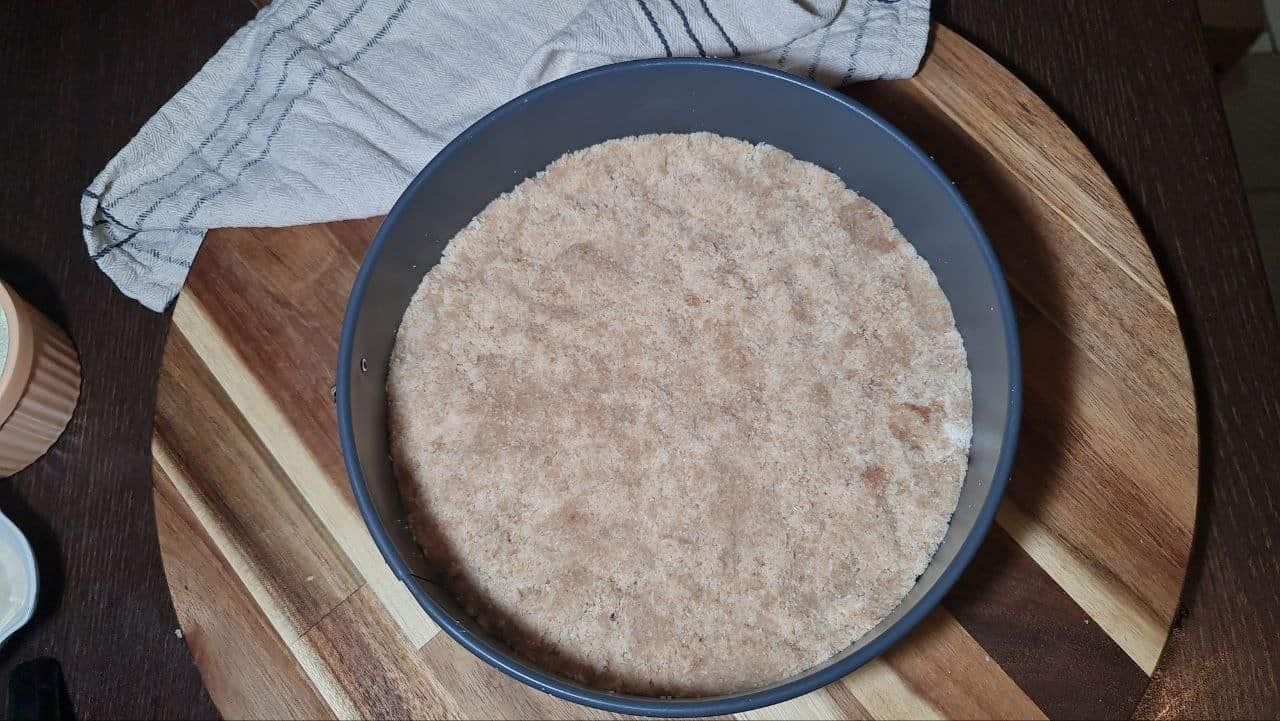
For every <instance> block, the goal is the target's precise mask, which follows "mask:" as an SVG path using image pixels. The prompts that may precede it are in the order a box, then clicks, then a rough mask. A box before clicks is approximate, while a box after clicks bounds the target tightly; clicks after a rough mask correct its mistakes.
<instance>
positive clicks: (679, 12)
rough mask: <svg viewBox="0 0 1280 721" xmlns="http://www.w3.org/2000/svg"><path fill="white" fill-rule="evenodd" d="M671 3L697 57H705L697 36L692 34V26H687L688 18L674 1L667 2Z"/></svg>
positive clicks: (705, 54)
mask: <svg viewBox="0 0 1280 721" xmlns="http://www.w3.org/2000/svg"><path fill="white" fill-rule="evenodd" d="M667 2H669V3H671V7H673V8H675V9H676V14H677V15H679V16H680V22H681V23H683V24H684V32H685V34H687V35H688V36H689V39H690V40H692V41H693V45H694V47H696V48H698V55H701V56H702V57H704V58H705V57H707V51H706V50H704V49H703V47H702V42H701V41H699V40H698V36H697V35H694V34H693V26H692V25H690V24H689V16H688V15H685V14H684V8H682V7H680V5H679V3H677V2H676V0H667Z"/></svg>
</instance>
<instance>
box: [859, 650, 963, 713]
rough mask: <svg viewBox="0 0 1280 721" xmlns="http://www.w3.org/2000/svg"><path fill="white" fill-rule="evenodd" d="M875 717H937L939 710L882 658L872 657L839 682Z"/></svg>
mask: <svg viewBox="0 0 1280 721" xmlns="http://www.w3.org/2000/svg"><path fill="white" fill-rule="evenodd" d="M841 683H842V684H844V687H845V688H846V689H848V690H849V692H850V693H851V694H853V697H854V698H856V699H858V703H860V704H861V705H862V707H863V708H865V709H866V710H867V711H868V712H869V713H870V714H871V716H872V718H877V719H941V718H945V717H944V716H943V715H942V712H941V711H939V710H938V709H937V708H935V707H934V706H933V704H931V703H929V700H928V699H926V698H925V697H924V696H923V695H922V694H920V693H919V692H918V691H917V690H916V689H914V688H912V686H911V685H910V684H908V683H907V681H906V680H905V679H903V678H902V676H900V675H898V672H897V671H895V670H893V667H892V666H890V665H889V664H887V663H885V661H884V660H883V659H879V658H877V659H875V660H873V661H871V663H868V664H867V665H865V666H863V667H862V668H860V669H858V670H857V671H855V672H854V673H852V674H850V675H849V676H848V677H846V678H845V679H844V680H843V681H842V682H841Z"/></svg>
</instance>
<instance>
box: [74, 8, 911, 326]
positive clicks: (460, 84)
mask: <svg viewBox="0 0 1280 721" xmlns="http://www.w3.org/2000/svg"><path fill="white" fill-rule="evenodd" d="M928 31H929V0H807V1H806V0H749V1H745V0H494V1H492V2H477V1H476V0H417V1H415V2H411V1H410V0H276V2H273V3H272V4H270V5H268V6H267V7H266V8H264V9H263V10H262V11H261V12H260V13H258V16H257V17H256V18H254V19H253V20H252V21H251V22H250V23H249V24H248V25H246V26H245V27H243V28H241V29H240V31H239V32H237V33H236V34H235V35H234V36H232V38H231V39H230V40H228V41H227V44H226V45H224V46H223V47H222V49H221V50H219V51H218V53H217V54H216V55H214V57H213V59H211V60H210V61H209V62H208V63H207V64H206V65H205V66H204V67H203V68H201V70H200V71H199V72H198V73H196V75H195V77H194V78H192V79H191V81H190V82H189V83H187V85H186V87H184V88H182V90H180V91H179V92H178V94H177V95H175V96H174V97H173V99H172V100H170V101H169V102H168V103H167V104H165V106H164V107H162V108H161V109H160V111H159V112H158V113H157V114H156V115H155V117H153V118H151V119H150V120H149V121H147V123H146V124H145V125H144V126H143V127H142V130H141V131H139V133H138V135H137V137H135V138H134V139H133V140H132V141H130V142H129V144H128V145H127V146H125V148H124V149H123V150H121V151H120V152H119V154H117V155H116V157H115V158H113V159H112V160H111V162H110V163H108V164H107V167H106V168H105V169H103V171H102V172H101V173H100V174H99V175H98V177H96V178H95V179H94V180H93V183H92V184H91V185H90V186H89V188H88V189H87V190H86V191H85V192H84V195H83V196H82V197H81V202H80V214H81V222H82V228H83V232H84V240H85V244H86V245H87V246H88V251H89V255H90V256H91V257H92V258H93V260H94V261H95V262H97V264H98V266H99V267H100V268H102V270H103V271H104V272H105V273H106V274H107V275H109V276H110V277H111V279H112V280H113V281H115V283H116V285H117V286H119V288H120V290H122V291H123V292H124V293H125V294H127V295H129V296H131V297H133V298H136V299H138V300H139V301H141V302H142V304H143V305H145V306H147V307H148V308H151V309H152V310H156V311H159V310H162V309H163V308H164V307H165V306H166V305H167V304H168V303H169V301H171V300H173V298H174V297H175V296H176V295H177V294H178V291H179V290H181V288H182V283H183V280H184V279H185V278H186V275H187V271H188V270H189V269H190V267H191V261H192V258H194V257H195V254H196V251H197V250H198V249H199V247H200V242H201V241H202V240H203V239H204V235H205V232H206V230H207V229H209V228H219V227H240V226H288V225H299V224H304V223H315V222H321V221H329V220H340V219H347V218H363V217H369V216H373V215H380V214H382V213H385V212H387V211H388V210H389V209H390V208H391V205H392V204H393V203H394V202H395V200H396V198H397V197H398V196H399V194H400V192H401V191H402V190H403V189H404V188H405V186H406V185H408V183H409V181H410V180H412V178H413V176H414V175H415V174H417V172H418V171H419V170H420V169H421V168H422V167H423V166H424V165H426V164H427V162H428V161H429V160H430V159H431V158H432V156H434V155H435V154H436V152H437V151H439V150H440V149H441V148H442V147H444V145H445V144H447V143H448V142H449V141H450V140H452V139H453V138H454V137H455V136H456V135H458V134H459V133H460V132H462V131H463V130H464V129H466V127H467V126H468V125H470V124H471V123H473V122H475V121H476V120H477V119H479V118H480V117H481V116H483V115H484V114H485V113H487V112H489V111H490V110H492V109H494V108H495V107H497V106H498V105H501V104H502V103H503V102H505V101H506V100H509V99H510V98H512V97H515V96H516V95H519V94H520V93H522V92H524V91H526V90H529V89H530V88H532V87H534V86H537V85H540V84H542V83H545V82H548V81H550V80H554V79H556V78H558V77H561V76H564V75H568V74H570V73H574V72H577V71H579V70H585V69H587V68H590V67H594V66H597V65H604V64H607V63H614V62H620V61H623V60H633V59H637V58H649V57H663V56H706V57H721V58H737V59H741V60H744V61H747V62H752V63H758V64H761V65H767V66H770V67H774V68H779V69H782V70H785V71H787V72H790V73H794V74H796V75H799V76H801V77H806V78H810V79H812V80H816V81H818V82H821V83H824V84H827V85H831V86H840V85H844V84H846V83H849V82H853V81H857V80H866V79H871V78H902V77H909V76H910V75H912V74H913V73H914V72H915V71H916V69H917V67H918V66H919V64H920V58H921V57H922V56H923V54H924V49H925V41H926V38H927V35H928Z"/></svg>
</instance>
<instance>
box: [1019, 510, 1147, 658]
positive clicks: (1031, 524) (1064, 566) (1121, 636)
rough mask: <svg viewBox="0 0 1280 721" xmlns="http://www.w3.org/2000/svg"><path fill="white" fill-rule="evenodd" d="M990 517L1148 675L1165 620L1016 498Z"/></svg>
mask: <svg viewBox="0 0 1280 721" xmlns="http://www.w3.org/2000/svg"><path fill="white" fill-rule="evenodd" d="M996 521H997V522H998V523H999V524H1000V527H1001V528H1003V529H1004V530H1005V531H1006V532H1007V533H1008V534H1009V536H1010V537H1012V538H1013V540H1014V541H1016V542H1017V544H1018V545H1019V546H1021V547H1022V549H1023V550H1024V551H1026V552H1027V555H1029V556H1031V558H1032V559H1034V560H1035V562H1036V563H1037V564H1038V565H1039V566H1040V567H1041V568H1043V569H1044V570H1045V573H1048V574H1049V577H1050V578H1052V579H1053V580H1054V581H1055V582H1056V583H1057V584H1058V585H1059V586H1061V587H1062V589H1063V590H1064V591H1066V592H1067V594H1068V595H1070V596H1071V598H1072V600H1074V601H1075V602H1076V603H1078V604H1080V607H1081V608H1082V609H1084V611H1085V613H1088V614H1089V617H1090V618H1092V619H1093V620H1094V621H1096V622H1097V623H1098V625H1099V626H1101V627H1102V629H1103V630H1104V631H1106V632H1107V635H1108V636H1111V638H1113V639H1114V640H1115V642H1116V643H1117V644H1118V645H1119V646H1120V648H1122V649H1124V652H1125V653H1126V654H1128V655H1129V657H1130V658H1132V659H1133V661H1134V663H1136V664H1138V667H1139V668H1141V669H1142V670H1143V671H1145V672H1146V673H1147V675H1151V672H1152V671H1154V670H1155V667H1156V661H1157V660H1159V658H1160V651H1161V649H1163V648H1164V642H1165V637H1166V628H1167V626H1166V625H1165V624H1164V622H1163V621H1161V620H1160V619H1159V618H1158V617H1157V616H1156V614H1155V612H1154V611H1152V610H1151V608H1150V607H1149V606H1147V605H1146V604H1145V603H1143V602H1142V601H1141V600H1139V599H1138V597H1137V596H1135V595H1133V593H1132V592H1131V591H1129V589H1128V588H1127V587H1125V585H1124V584H1122V583H1119V582H1118V581H1116V580H1115V579H1114V578H1112V577H1110V576H1108V575H1106V574H1105V573H1104V572H1103V571H1102V570H1101V569H1098V568H1097V567H1096V566H1094V565H1093V564H1091V563H1089V562H1088V561H1086V560H1085V559H1084V558H1081V557H1080V556H1079V555H1078V554H1076V553H1075V552H1074V551H1073V550H1071V548H1069V547H1068V546H1067V545H1066V544H1064V543H1062V541H1061V540H1060V539H1059V538H1058V537H1057V536H1055V535H1053V534H1052V533H1050V532H1049V531H1047V530H1046V529H1045V528H1044V526H1041V525H1040V524H1039V523H1037V522H1036V521H1035V519H1033V518H1032V517H1031V516H1029V515H1027V514H1026V513H1025V512H1024V511H1023V510H1022V509H1021V508H1019V507H1018V506H1017V504H1016V503H1014V502H1012V501H1005V502H1004V504H1003V505H1001V506H1000V511H999V514H998V515H997V516H996Z"/></svg>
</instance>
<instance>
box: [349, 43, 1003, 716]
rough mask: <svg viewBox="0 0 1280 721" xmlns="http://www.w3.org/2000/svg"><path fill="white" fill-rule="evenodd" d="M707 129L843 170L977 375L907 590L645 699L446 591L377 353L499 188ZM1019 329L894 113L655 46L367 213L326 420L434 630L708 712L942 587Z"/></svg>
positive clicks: (655, 711) (526, 113)
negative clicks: (777, 648)
mask: <svg viewBox="0 0 1280 721" xmlns="http://www.w3.org/2000/svg"><path fill="white" fill-rule="evenodd" d="M697 131H709V132H713V133H718V134H720V135H725V136H730V137H735V138H741V139H743V140H747V141H750V142H753V143H768V144H769V145H773V146H775V147H778V148H782V149H783V150H786V151H788V152H790V153H791V154H792V155H794V156H795V157H797V158H799V159H801V160H807V161H809V162H812V163H816V164H817V165H819V166H822V167H823V168H826V169H827V170H830V171H831V172H833V173H835V174H836V175H839V176H840V177H841V178H842V179H843V180H844V182H845V183H846V184H847V185H848V186H849V187H850V188H852V189H853V190H855V191H857V192H858V193H860V194H861V195H863V196H865V197H867V198H869V199H870V200H872V201H874V202H875V203H876V204H877V205H879V206H880V207H881V208H883V209H884V211H885V212H886V213H888V214H889V216H890V217H891V218H892V219H893V221H894V223H895V224H896V225H897V227H898V228H899V229H900V230H901V231H902V234H903V235H904V236H905V237H906V238H907V240H908V241H910V242H911V243H912V244H913V245H914V246H915V248H916V250H917V251H918V252H919V253H920V255H922V256H923V257H924V258H925V259H927V260H928V261H929V264H930V265H931V266H932V268H933V270H934V273H936V274H937V276H938V282H939V283H940V284H941V286H942V290H943V292H945V293H946V295H947V298H948V300H950V302H951V308H952V311H953V313H954V314H955V319H956V326H957V327H958V328H959V330H960V334H961V335H962V336H963V337H964V343H965V348H966V351H967V352H968V356H969V367H970V369H971V371H972V374H973V445H972V448H971V450H970V456H969V469H968V474H967V475H966V477H965V481H964V486H963V488H962V489H961V493H960V502H959V505H958V507H957V509H956V512H955V515H954V517H953V518H952V519H951V526H950V528H949V529H948V531H947V534H946V537H945V538H944V539H943V541H942V545H941V546H940V547H939V548H938V551H937V553H936V554H935V555H934V557H933V560H932V561H931V562H930V564H929V566H928V568H926V569H925V571H924V573H923V574H922V575H921V576H920V578H919V579H918V580H917V581H916V584H915V586H914V587H913V588H912V590H911V591H910V592H909V593H908V594H907V596H906V597H905V598H903V600H902V603H901V604H899V606H898V607H897V608H896V609H895V610H894V611H893V613H891V614H890V615H889V616H888V617H887V618H885V619H884V620H883V621H882V622H881V623H880V624H879V625H877V626H876V627H875V628H874V629H872V630H871V631H869V632H868V633H867V634H865V635H864V636H862V637H861V638H858V639H849V642H850V643H849V647H848V648H847V649H846V650H845V651H843V652H841V653H840V654H838V655H837V656H836V657H834V658H832V659H831V660H830V661H828V662H827V663H825V664H822V665H821V666H818V667H816V668H813V669H810V670H808V671H806V672H804V673H802V674H799V675H797V676H793V677H791V678H786V679H779V680H778V681H777V682H776V683H774V684H772V685H770V686H767V687H763V688H759V689H755V690H752V691H749V692H745V693H737V694H732V695H727V696H718V697H714V698H679V699H673V698H649V697H640V696H628V695H622V694H614V693H609V692H606V691H599V690H595V689H592V688H588V687H586V686H583V685H582V684H579V683H576V682H574V681H571V680H568V679H565V678H562V677H558V676H555V675H553V674H551V673H548V672H545V671H543V670H541V669H538V668H536V667H534V666H532V665H531V664H529V663H526V662H525V661H524V660H522V659H521V658H520V657H518V656H516V655H514V654H513V653H511V652H510V651H509V650H508V649H506V648H505V647H504V646H503V644H502V641H501V639H497V638H493V637H491V636H489V635H488V634H486V633H485V632H484V631H483V630H481V629H480V627H479V626H478V625H477V624H476V623H475V621H474V620H473V619H471V618H470V617H469V616H468V615H467V614H466V613H465V612H463V611H462V610H461V609H460V608H459V607H458V605H457V604H456V603H455V602H454V600H453V599H452V597H451V596H450V595H449V592H448V591H447V589H445V588H444V587H443V586H442V585H441V584H440V583H439V582H438V579H437V576H436V574H435V573H434V572H433V571H432V570H431V568H430V567H429V565H428V563H427V561H426V558H425V557H424V555H423V552H422V550H421V548H420V547H419V545H418V544H417V543H416V542H415V541H414V539H413V536H412V534H411V532H410V530H409V525H408V521H407V517H406V514H405V509H404V505H403V503H402V500H401V498H400V493H399V489H398V485H397V483H396V479H395V475H394V473H393V472H392V468H391V462H390V458H389V456H388V452H387V410H386V408H387V404H386V379H387V362H388V358H389V356H390V354H391V349H392V345H393V344H394V342H395V335H396V330H397V329H398V328H399V325H400V319H401V317H402V315H403V314H404V310H405V307H406V306H407V305H408V303H409V299H410V297H411V296H412V295H413V293H414V291H415V290H416V289H417V287H418V285H419V283H421V281H422V278H423V275H424V274H425V273H426V272H427V271H428V270H430V269H431V268H432V267H433V266H434V265H435V264H436V263H437V262H438V261H439V259H440V254H441V251H442V250H443V249H444V247H445V245H446V244H447V243H448V242H449V239H450V238H452V237H453V236H454V234H456V233H457V232H458V231H459V230H460V229H461V228H462V227H463V226H465V225H466V224H467V223H468V222H469V221H470V220H471V219H472V218H473V217H474V216H475V215H476V214H477V213H479V212H480V211H481V210H482V209H484V207H485V206H486V205H488V204H489V202H490V201H492V200H493V199H494V198H496V197H497V196H498V195H500V194H502V193H504V192H506V191H508V190H511V189H512V188H513V187H515V185H517V184H518V183H520V182H521V181H522V180H524V179H525V178H528V177H530V176H532V175H534V174H536V173H537V172H538V171H540V170H542V169H543V168H545V167H546V166H547V165H548V164H549V163H551V162H552V161H554V160H555V159H557V158H559V157H560V156H561V155H563V154H565V153H566V152H569V151H572V150H577V149H580V148H584V147H587V146H589V145H594V144H596V143H600V142H603V141H605V140H609V139H611V138H620V137H626V136H629V135H641V134H647V133H689V132H697ZM1021 380H1022V378H1021V368H1020V360H1019V356H1018V338H1017V329H1016V327H1015V323H1014V313H1013V307H1012V305H1011V302H1010V300H1009V292H1008V288H1007V287H1006V285H1005V282H1004V278H1003V276H1002V275H1001V272H1000V268H999V265H998V263H997V262H996V259H995V255H994V254H993V253H992V250H991V245H990V243H989V242H988V241H987V239H986V237H985V236H984V235H983V232H982V229H981V228H980V227H979V226H978V223H977V221H976V220H975V219H974V217H973V213H972V212H971V211H970V210H969V208H968V206H967V205H966V204H965V202H964V200H963V199H961V197H960V195H959V194H958V193H956V191H955V189H954V188H953V187H952V183H951V181H949V180H948V179H947V178H946V176H944V175H943V174H942V173H941V171H939V170H938V168H937V166H935V165H934V164H933V163H932V162H931V161H930V160H929V158H928V157H927V156H926V155H925V154H924V153H923V152H921V150H920V149H919V148H917V147H916V146H915V145H914V144H913V143H911V141H909V140H908V139H907V138H906V137H904V136H903V135H902V133H900V132H898V131H897V130H896V129H894V128H893V127H891V126H890V125H888V124H887V123H885V122H884V121H883V120H881V119H880V118H879V117H877V116H876V115H875V114H873V113H871V112H870V111H868V110H867V109H866V108H864V107H862V106H861V105H859V104H858V103H856V102H854V101H852V100H849V99H848V98H846V97H844V96H841V95H839V94H837V93H834V92H831V91H829V90H826V89H824V88H822V87H820V86H817V85H814V84H812V83H809V82H805V81H803V80H800V79H798V78H796V77H793V76H790V75H787V74H784V73H781V72H777V71H773V70H769V69H765V68H762V67H758V66H755V65H749V64H745V63H738V62H728V61H720V60H706V59H670V58H669V59H660V60H638V61H635V62H628V63H621V64H617V65H608V66H605V67H601V68H596V69H593V70H587V71H585V72H581V73H578V74H576V75H571V76H569V77H566V78H563V79H560V80H557V81H555V82H553V83H550V84H548V85H544V86H542V87H539V88H536V89H534V90H531V91H529V92H528V93H525V94H524V95H522V96H520V97H518V98H516V99H515V100H512V101H511V102H509V103H507V104H506V105H503V106H502V107H500V108H498V109H497V110H495V111H493V112H492V113H490V114H489V115H487V116H485V117H484V118H482V119H481V120H479V121H478V122H476V123H475V124H474V125H472V126H471V127H470V128H468V129H467V130H466V132H464V133H462V134H461V135H459V136H458V137H457V139H455V140H454V141H453V142H452V143H450V144H449V145H448V146H447V147H445V148H444V149H443V150H442V151H440V153H439V154H438V155H437V156H436V157H435V158H434V159H433V160H432V161H431V163H430V164H428V165H427V167H426V168H425V169H423V171H422V172H421V173H420V174H419V175H418V177H417V178H415V179H414V181H413V182H412V183H411V184H410V185H409V187H408V189H407V190H405V192H404V194H403V195H402V196H401V197H400V199H399V201H398V202H397V203H396V204H395V207H394V208H392V210H391V212H390V213H389V214H388V215H387V218H386V220H385V221H384V222H383V224H382V227H381V229H379V231H378V234H377V237H376V238H374V241H373V245H372V246H371V247H370V249H369V252H368V254H367V255H366V256H365V259H364V263H363V265H362V266H361V268H360V273H359V275H358V276H357V277H356V281H355V286H354V287H353V288H352V291H351V297H350V300H349V301H348V304H347V312H346V317H345V319H344V321H343V327H342V341H341V347H340V348H339V352H338V382H337V386H338V387H337V403H338V427H339V436H340V439H341V443H342V452H343V456H344V458H345V460H346V467H347V473H348V475H349V476H350V478H351V487H352V490H353V492H354V493H355V498H356V502H357V503H358V504H359V506H360V512H361V513H362V514H363V516H364V520H365V523H366V524H367V525H368V527H369V532H370V533H371V534H372V536H373V538H374V540H375V541H376V542H377V545H378V548H379V549H380V550H381V551H382V555H383V556H384V557H385V558H386V560H387V563H388V564H390V566H391V568H392V570H393V571H394V572H395V574H396V576H397V577H399V578H400V579H401V580H403V581H404V583H405V584H406V585H407V586H408V588H409V590H410V592H411V593H412V594H413V596H414V597H415V598H416V599H417V600H418V602H419V603H420V604H422V607H423V609H425V610H426V612H427V614H428V615H430V616H431V618H432V619H434V620H435V622H436V623H437V624H439V626H440V627H441V628H442V629H444V631H445V632H446V633H448V634H449V635H450V636H452V637H453V638H454V639H455V640H457V642H458V643H461V644H462V645H463V646H465V647H466V648H467V649H468V650H470V651H471V652H472V653H474V654H475V655H477V656H479V657H480V658H481V659H483V660H484V661H486V662H488V663H489V664H492V665H493V666H494V667H496V668H498V669H500V670H501V671H503V672H505V673H507V674H509V675H511V676H513V677H515V678H517V679H519V680H520V681H522V682H524V683H526V684H528V685H530V686H532V687H534V688H536V689H539V690H542V691H546V692H548V693H552V694H555V695H556V696H560V697H561V698H565V699H568V700H570V701H575V702H577V703H582V704H586V705H588V706H594V707H597V708H601V709H606V710H609V711H615V712H621V713H630V714H643V715H651V716H710V715H718V714H729V713H734V712H737V711H743V710H746V709H751V708H757V707H760V706H767V705H770V704H775V703H779V702H781V701H786V700H787V699H790V698H793V697H796V696H800V695H802V694H805V693H808V692H809V691H812V690H814V689H817V688H820V687H822V686H825V685H827V684H829V683H831V682H833V681H836V680H837V679H839V678H841V677H842V676H844V675H846V674H848V673H849V672H851V671H853V670H854V669H856V668H858V667H859V666H861V665H862V664H864V663H866V662H867V661H869V660H871V659H872V658H874V657H875V656H877V655H878V654H880V653H882V652H883V651H884V650H885V649H886V648H888V647H889V646H890V645H891V644H893V643H894V642H896V641H898V640H899V639H901V638H902V637H903V636H904V635H905V634H906V633H907V632H908V631H910V630H911V628H912V627H913V626H915V625H916V624H917V623H918V622H919V621H920V620H921V619H922V618H923V617H924V616H925V615H926V614H928V613H929V611H931V610H932V609H933V608H934V607H935V606H936V605H937V604H938V601H939V600H940V599H941V597H942V596H943V594H945V593H946V592H947V589H948V588H950V587H951V585H952V584H953V583H954V582H955V580H956V577H957V576H958V575H959V574H960V572H961V571H962V570H963V569H964V566H965V565H966V564H967V563H968V562H969V560H970V559H971V558H972V557H973V554H974V552H975V551H976V550H977V548H978V545H979V544H980V543H981V542H982V539H983V537H984V536H985V535H986V533H987V530H988V528H990V526H991V521H992V519H993V517H994V516H995V512H996V508H997V506H998V505H999V504H1000V499H1001V496H1002V494H1003V492H1004V487H1005V483H1006V482H1007V480H1008V476H1009V470H1010V465H1011V463H1012V460H1013V453H1014V446H1015V445H1016V442H1017V429H1018V419H1019V413H1020V409H1021Z"/></svg>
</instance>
